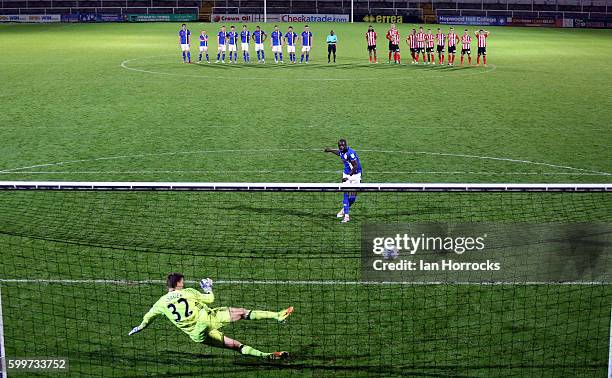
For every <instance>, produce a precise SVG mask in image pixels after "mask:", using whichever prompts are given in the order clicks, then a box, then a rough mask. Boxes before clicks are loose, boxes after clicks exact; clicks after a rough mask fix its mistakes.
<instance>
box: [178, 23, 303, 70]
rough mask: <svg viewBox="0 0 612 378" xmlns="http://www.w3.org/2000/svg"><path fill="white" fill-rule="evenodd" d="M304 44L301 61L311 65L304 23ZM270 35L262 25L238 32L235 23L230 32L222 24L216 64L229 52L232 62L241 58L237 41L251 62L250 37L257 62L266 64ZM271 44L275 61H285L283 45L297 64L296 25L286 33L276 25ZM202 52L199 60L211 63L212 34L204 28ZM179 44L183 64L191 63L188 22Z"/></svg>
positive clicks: (243, 27) (290, 59)
mask: <svg viewBox="0 0 612 378" xmlns="http://www.w3.org/2000/svg"><path fill="white" fill-rule="evenodd" d="M300 36H301V45H302V55H301V58H300V63H306V64H308V59H309V58H310V50H311V48H312V32H310V28H309V27H308V25H305V26H304V31H303V32H302V33H301V35H300ZM267 37H268V34H267V33H266V32H265V31H263V30H261V27H259V26H256V27H255V31H253V33H251V32H250V31H249V30H248V28H247V26H246V25H243V26H242V31H241V32H240V33H238V32H237V31H236V27H235V26H231V27H230V31H229V32H228V31H227V30H226V28H225V25H224V26H222V27H221V30H220V31H219V33H217V46H218V47H217V61H216V62H215V63H219V62H221V63H225V53H226V52H228V53H229V63H236V62H237V61H238V52H237V50H238V40H240V47H241V50H242V59H243V61H244V63H250V62H251V53H250V50H249V43H250V42H251V39H253V41H254V42H255V52H256V53H257V62H258V63H265V52H264V42H265V41H266V39H267ZM270 37H271V38H270V44H271V46H272V53H274V62H275V63H278V62H280V63H283V44H285V45H286V46H287V54H289V61H290V62H291V63H293V64H295V63H297V57H296V53H295V49H296V45H297V38H298V34H297V33H295V32H294V31H293V27H291V26H289V28H288V30H287V33H285V34H283V32H281V31H280V30H279V29H278V26H274V31H273V32H272V33H271V36H270ZM199 40H200V55H199V58H198V63H199V62H201V61H202V57H203V56H205V57H206V62H207V63H210V59H209V56H208V43H209V37H208V34H206V31H205V30H202V31H201V32H200V37H199ZM179 45H180V46H181V50H182V53H183V63H191V52H190V45H191V31H190V30H189V29H187V25H185V24H183V25H182V26H181V30H179Z"/></svg>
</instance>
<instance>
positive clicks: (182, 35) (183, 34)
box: [178, 24, 191, 63]
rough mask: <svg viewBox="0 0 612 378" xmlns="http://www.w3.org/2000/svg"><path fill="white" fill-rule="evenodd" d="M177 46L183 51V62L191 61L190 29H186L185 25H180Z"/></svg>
mask: <svg viewBox="0 0 612 378" xmlns="http://www.w3.org/2000/svg"><path fill="white" fill-rule="evenodd" d="M178 41H179V46H181V51H182V52H183V63H187V61H188V62H189V63H191V52H190V51H189V44H190V43H191V31H189V29H187V25H185V24H183V25H181V30H179V32H178Z"/></svg>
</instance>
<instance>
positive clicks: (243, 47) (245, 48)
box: [241, 43, 249, 51]
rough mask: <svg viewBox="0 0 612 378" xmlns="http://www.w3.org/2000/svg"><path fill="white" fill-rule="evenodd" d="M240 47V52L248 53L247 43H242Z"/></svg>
mask: <svg viewBox="0 0 612 378" xmlns="http://www.w3.org/2000/svg"><path fill="white" fill-rule="evenodd" d="M241 47H242V51H249V44H248V43H243V44H242V45H241Z"/></svg>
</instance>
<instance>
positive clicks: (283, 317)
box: [278, 306, 293, 323]
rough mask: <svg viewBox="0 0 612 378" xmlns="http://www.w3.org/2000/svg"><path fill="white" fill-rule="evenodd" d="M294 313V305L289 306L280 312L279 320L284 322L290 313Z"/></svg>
mask: <svg viewBox="0 0 612 378" xmlns="http://www.w3.org/2000/svg"><path fill="white" fill-rule="evenodd" d="M292 313H293V306H289V307H288V308H287V309H286V310H282V311H280V312H279V313H278V321H279V322H282V323H284V322H285V321H286V320H287V318H288V317H289V315H291V314H292Z"/></svg>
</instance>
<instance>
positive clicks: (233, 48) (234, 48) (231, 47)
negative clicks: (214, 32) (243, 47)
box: [228, 45, 236, 52]
mask: <svg viewBox="0 0 612 378" xmlns="http://www.w3.org/2000/svg"><path fill="white" fill-rule="evenodd" d="M228 50H229V51H230V52H232V51H236V45H229V46H228Z"/></svg>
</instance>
